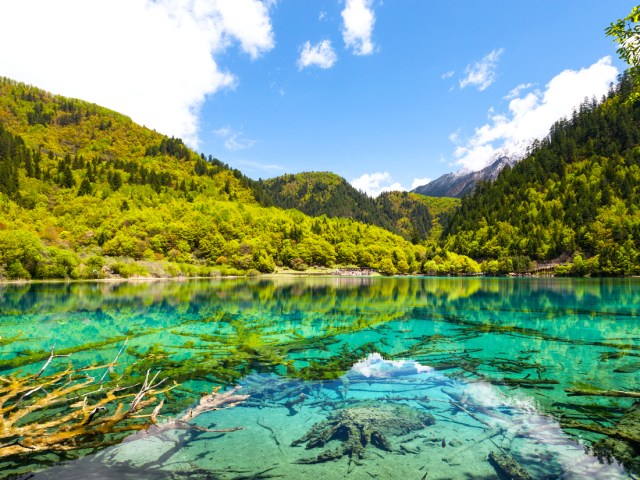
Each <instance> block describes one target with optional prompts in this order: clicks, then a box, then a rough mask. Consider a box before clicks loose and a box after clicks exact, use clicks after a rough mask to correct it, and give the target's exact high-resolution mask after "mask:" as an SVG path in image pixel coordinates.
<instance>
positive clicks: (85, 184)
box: [78, 177, 92, 197]
mask: <svg viewBox="0 0 640 480" xmlns="http://www.w3.org/2000/svg"><path fill="white" fill-rule="evenodd" d="M91 190H92V189H91V182H90V181H89V179H88V178H86V177H85V178H84V179H83V180H82V183H80V188H78V196H79V197H81V196H83V195H91V193H92V191H91Z"/></svg>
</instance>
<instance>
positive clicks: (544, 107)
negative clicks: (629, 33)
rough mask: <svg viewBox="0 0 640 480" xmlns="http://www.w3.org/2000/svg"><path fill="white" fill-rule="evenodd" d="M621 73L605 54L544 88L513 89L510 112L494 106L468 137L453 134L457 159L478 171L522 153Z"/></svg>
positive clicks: (458, 161)
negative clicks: (505, 156) (501, 159)
mask: <svg viewBox="0 0 640 480" xmlns="http://www.w3.org/2000/svg"><path fill="white" fill-rule="evenodd" d="M617 76H618V70H617V69H616V68H615V67H614V66H613V65H611V57H604V58H601V59H600V60H598V61H597V62H596V63H594V64H593V65H591V66H589V67H587V68H583V69H581V70H578V71H576V70H564V71H563V72H560V73H559V74H558V75H556V76H555V77H553V78H552V79H551V81H550V82H549V83H547V85H546V86H545V90H544V91H540V90H534V91H532V92H529V93H527V94H524V95H523V94H522V92H521V90H522V89H520V90H519V91H517V92H514V90H512V93H514V94H517V95H516V96H515V97H513V98H512V99H511V101H510V102H509V111H508V112H506V113H495V112H493V110H492V111H491V112H490V114H489V122H488V123H486V124H485V125H483V126H481V127H479V128H476V129H475V131H474V134H473V135H472V136H471V137H470V138H469V139H467V140H466V141H462V140H461V139H460V137H461V135H460V134H458V133H456V134H455V135H454V134H452V136H451V137H450V138H451V139H452V140H453V141H454V142H456V143H457V144H458V145H457V148H456V149H455V152H454V156H455V157H456V159H457V163H458V164H459V165H461V166H462V167H464V168H467V169H469V170H473V171H476V170H480V169H482V168H484V167H485V166H487V165H488V164H489V163H490V162H491V161H492V160H493V159H494V158H496V157H497V156H499V155H503V154H511V155H516V156H518V155H522V154H523V153H524V152H525V149H526V147H527V146H528V145H530V143H531V141H533V140H534V139H537V138H543V137H545V136H546V135H547V134H548V133H549V129H550V128H551V126H552V125H553V123H554V122H556V121H557V120H559V119H560V118H562V117H568V116H570V115H571V113H572V111H573V110H574V109H575V108H577V107H579V105H580V103H582V102H583V101H584V99H585V98H592V97H593V96H595V97H596V98H600V97H602V95H605V94H606V93H607V91H608V89H609V84H610V83H611V82H615V81H616V78H617ZM517 89H518V87H516V90H517Z"/></svg>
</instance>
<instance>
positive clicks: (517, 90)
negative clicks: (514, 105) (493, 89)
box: [503, 83, 533, 100]
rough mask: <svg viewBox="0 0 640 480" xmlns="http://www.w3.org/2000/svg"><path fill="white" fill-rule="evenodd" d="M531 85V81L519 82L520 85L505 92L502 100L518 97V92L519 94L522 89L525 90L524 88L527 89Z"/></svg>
mask: <svg viewBox="0 0 640 480" xmlns="http://www.w3.org/2000/svg"><path fill="white" fill-rule="evenodd" d="M531 87H533V83H521V84H520V85H518V86H517V87H515V88H512V89H511V91H510V92H509V93H507V94H506V95H505V96H504V97H503V99H504V100H513V99H514V98H516V97H519V96H520V94H521V93H522V92H523V91H525V90H527V89H529V88H531Z"/></svg>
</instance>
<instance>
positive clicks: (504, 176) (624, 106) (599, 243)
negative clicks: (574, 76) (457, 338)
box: [445, 75, 640, 275]
mask: <svg viewBox="0 0 640 480" xmlns="http://www.w3.org/2000/svg"><path fill="white" fill-rule="evenodd" d="M634 91H635V90H634V79H633V78H632V77H631V76H629V75H625V76H623V77H622V78H621V81H620V83H619V84H618V85H617V86H616V87H615V88H612V89H611V91H610V92H609V95H608V96H607V97H606V98H604V99H602V101H601V102H598V101H597V100H596V99H591V100H585V101H584V102H583V104H582V105H581V106H580V108H579V109H578V110H577V111H575V112H574V114H573V115H572V116H571V118H567V119H563V120H561V121H559V122H557V123H556V124H555V125H554V126H553V128H552V129H551V131H550V133H549V135H548V137H546V138H545V139H543V140H542V141H540V142H537V143H535V144H534V145H533V146H532V148H531V153H530V155H528V157H527V158H525V159H524V160H522V161H521V162H519V163H518V164H516V165H514V166H513V167H512V168H510V167H506V168H505V169H504V170H503V171H502V172H501V173H500V175H499V176H498V178H497V180H496V181H495V182H493V183H481V184H479V185H478V187H477V189H476V192H475V193H474V194H473V195H471V196H469V197H467V198H464V199H463V200H462V204H461V207H460V209H459V210H458V211H457V212H456V214H455V215H454V216H453V218H452V221H451V223H450V224H449V226H448V229H447V232H446V234H447V236H446V242H445V244H446V247H447V248H449V249H452V250H453V251H455V252H458V253H461V254H465V255H469V256H471V257H473V258H475V259H484V260H487V262H486V263H485V264H484V269H485V270H486V271H489V272H491V271H498V270H502V271H505V270H506V271H512V270H526V269H527V268H528V267H529V263H530V260H537V261H548V260H551V259H554V258H556V257H559V256H561V255H564V256H565V257H569V258H570V257H573V266H572V267H571V268H570V269H567V270H565V271H566V273H574V274H586V273H594V274H604V275H630V274H638V273H640V102H638V100H637V94H634ZM514 258H516V259H519V260H518V261H517V262H516V263H517V265H516V264H515V263H513V259H514ZM509 262H512V263H509Z"/></svg>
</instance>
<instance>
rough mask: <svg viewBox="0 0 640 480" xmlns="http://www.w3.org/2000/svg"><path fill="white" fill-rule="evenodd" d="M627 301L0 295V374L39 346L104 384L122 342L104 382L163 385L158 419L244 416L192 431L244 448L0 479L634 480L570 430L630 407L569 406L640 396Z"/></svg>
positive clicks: (395, 289) (163, 445) (360, 290)
mask: <svg viewBox="0 0 640 480" xmlns="http://www.w3.org/2000/svg"><path fill="white" fill-rule="evenodd" d="M639 287H640V281H639V280H638V279H615V280H611V279H553V278H551V279H531V278H515V279H485V278H378V277H376V278H347V277H340V278H274V279H258V280H223V281H185V282H173V281H172V282H155V283H121V284H111V283H95V284H92V283H86V284H82V283H79V284H32V285H10V286H2V287H0V295H1V300H0V315H1V317H0V336H1V337H2V340H1V341H0V375H11V374H12V373H14V372H16V371H17V370H20V371H22V372H23V373H25V374H26V373H30V372H31V373H35V372H37V371H39V369H40V368H41V367H42V365H43V363H44V362H45V361H46V358H47V356H48V353H49V351H50V349H51V347H53V346H55V350H56V352H59V353H70V354H71V356H70V357H69V359H67V358H64V359H55V361H54V362H53V364H52V366H51V367H50V368H51V369H54V370H55V369H56V368H58V369H60V368H64V365H66V364H67V363H66V362H69V361H71V362H72V363H73V365H75V366H85V365H108V364H109V363H110V362H112V361H113V359H114V358H115V356H116V355H117V353H118V351H119V350H120V349H121V347H122V346H123V345H124V343H125V341H126V342H127V343H126V346H125V348H124V349H123V353H122V355H121V356H120V357H119V358H118V361H117V365H115V366H114V367H113V368H112V371H111V372H109V375H110V376H111V378H116V379H117V378H119V377H122V378H127V377H135V376H137V375H141V374H144V372H145V371H146V370H147V369H152V370H153V371H158V370H160V371H161V375H162V376H163V377H166V378H168V379H170V380H172V381H176V382H177V383H179V384H180V386H179V387H177V388H176V389H175V390H173V391H172V392H171V397H170V398H169V399H168V401H167V407H166V408H165V410H163V411H164V413H165V414H166V415H167V416H176V415H179V414H180V412H184V411H185V410H187V409H188V408H189V407H190V406H192V405H193V404H194V403H196V402H197V400H198V398H199V397H200V395H201V394H202V393H205V392H209V391H210V390H211V388H212V387H213V386H222V387H223V388H228V387H231V386H236V385H241V386H242V389H241V390H240V392H239V393H245V394H248V395H250V397H249V398H248V400H246V401H245V402H244V403H242V404H240V405H238V406H236V407H234V408H231V409H227V410H220V411H215V412H209V413H206V414H203V415H201V416H200V417H198V418H197V419H195V420H194V423H195V424H197V425H200V426H202V427H206V428H213V429H226V428H232V427H243V428H244V429H243V430H239V431H234V432H232V433H213V432H204V431H197V430H169V431H162V432H156V433H154V432H149V434H146V435H141V434H138V435H134V436H131V437H128V438H126V439H125V441H124V442H123V443H121V444H119V445H116V446H112V447H109V448H106V449H103V450H100V451H97V452H86V451H85V452H82V456H81V458H76V457H77V456H78V455H75V456H73V455H71V456H69V457H67V458H61V457H59V456H56V455H52V454H50V455H46V456H41V457H30V458H28V459H15V458H14V459H10V460H7V461H5V463H0V471H1V472H3V473H0V477H3V476H5V477H6V476H7V475H13V474H15V475H18V478H26V476H28V477H29V478H114V479H116V478H224V479H240V478H247V479H248V478H291V479H294V478H296V479H298V478H353V479H370V478H378V479H384V478H407V479H413V478H415V479H416V480H417V479H423V480H426V479H445V478H467V479H480V478H498V477H497V476H498V475H502V477H501V478H507V477H505V476H504V475H505V474H504V472H502V473H500V469H501V467H496V465H495V462H492V461H489V455H490V454H492V453H493V454H496V455H502V458H508V459H510V460H512V461H513V462H514V464H516V465H517V466H519V468H521V469H523V470H524V471H526V472H527V474H528V475H530V476H531V478H549V479H551V478H566V479H569V478H603V479H605V478H606V479H609V478H633V477H632V475H633V474H632V473H630V472H628V471H627V470H626V469H625V468H624V466H622V465H620V464H619V462H618V461H616V458H612V459H610V460H611V461H610V462H608V461H606V460H603V461H600V460H599V459H598V458H597V457H596V456H595V455H594V454H593V452H592V447H593V446H594V445H598V442H601V441H602V440H603V438H605V437H604V436H603V435H601V434H598V433H593V432H591V431H588V430H589V429H586V430H585V429H580V428H566V427H567V424H568V423H569V422H578V423H580V424H582V425H588V426H595V427H596V429H597V428H600V427H601V428H610V429H615V428H616V425H617V423H618V422H619V421H620V420H621V419H622V418H623V416H624V415H625V413H626V412H628V411H629V409H630V408H631V406H632V404H633V401H632V399H629V398H617V397H600V396H569V395H568V394H567V392H565V389H567V388H582V389H586V388H589V389H599V390H630V391H636V392H637V391H640V288H639ZM100 374H101V373H100ZM627 415H628V413H627ZM591 430H593V428H592V429H591ZM633 447H635V448H637V445H631V449H632V450H633ZM0 452H1V449H0ZM637 453H638V451H637V450H636V452H635V454H636V459H635V460H636V461H638V458H637ZM632 457H633V455H632ZM626 460H627V461H628V458H627V459H626ZM34 473H35V475H34ZM21 475H22V476H24V477H21ZM31 475H34V476H31ZM523 478H526V477H523Z"/></svg>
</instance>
